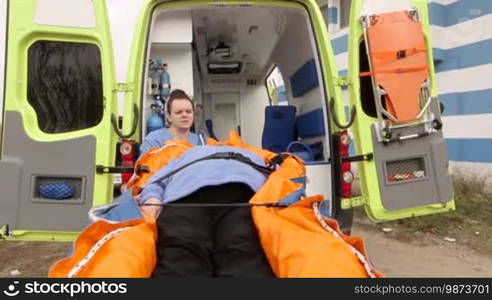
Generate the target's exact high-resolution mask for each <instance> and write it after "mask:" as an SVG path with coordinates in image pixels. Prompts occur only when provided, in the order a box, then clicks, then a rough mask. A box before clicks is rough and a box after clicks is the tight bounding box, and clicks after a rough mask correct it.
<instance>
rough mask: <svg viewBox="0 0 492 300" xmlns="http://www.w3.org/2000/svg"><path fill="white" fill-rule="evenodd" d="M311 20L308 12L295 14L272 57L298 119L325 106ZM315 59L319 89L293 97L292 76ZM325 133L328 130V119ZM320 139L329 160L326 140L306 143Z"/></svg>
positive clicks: (322, 138)
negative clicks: (295, 109)
mask: <svg viewBox="0 0 492 300" xmlns="http://www.w3.org/2000/svg"><path fill="white" fill-rule="evenodd" d="M307 20H309V19H307V16H306V15H305V14H304V13H302V12H300V11H296V12H295V13H294V12H293V13H292V15H291V16H290V18H289V20H288V22H287V25H286V28H285V29H284V31H283V34H282V36H281V37H280V40H279V42H278V44H277V46H276V47H275V49H274V51H273V54H272V58H273V60H274V61H275V63H276V64H277V66H278V68H279V70H280V72H281V74H282V77H283V80H284V83H285V89H286V92H287V98H288V102H289V105H294V106H296V108H297V113H296V115H297V116H299V115H303V114H306V113H308V112H310V111H313V110H315V109H319V108H322V107H323V96H322V92H321V89H320V87H322V86H323V85H322V84H323V83H322V81H321V78H322V77H321V73H320V66H319V60H318V57H317V53H316V51H315V50H314V49H315V48H314V47H315V46H314V43H313V40H312V32H311V30H310V26H308V23H307ZM313 58H314V59H315V61H316V68H317V72H318V80H320V84H319V86H318V87H316V88H313V89H311V90H310V91H309V92H307V93H305V94H303V95H302V96H300V97H293V96H292V88H291V85H290V78H291V76H292V75H294V73H295V72H296V71H297V70H299V69H300V68H301V67H302V66H303V65H304V64H305V63H306V62H308V61H309V60H311V59H313ZM325 130H326V131H327V126H326V120H325ZM320 140H322V141H323V149H324V151H325V158H327V157H328V149H329V147H328V145H327V141H326V139H325V138H324V137H312V138H305V139H303V140H302V141H303V142H306V143H313V142H316V141H320Z"/></svg>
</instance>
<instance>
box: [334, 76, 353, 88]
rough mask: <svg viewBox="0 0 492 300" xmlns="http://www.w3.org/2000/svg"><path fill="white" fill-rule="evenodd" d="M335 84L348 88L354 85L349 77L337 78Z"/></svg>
mask: <svg viewBox="0 0 492 300" xmlns="http://www.w3.org/2000/svg"><path fill="white" fill-rule="evenodd" d="M334 81H335V84H336V85H338V86H341V87H347V86H349V85H351V84H352V82H351V81H350V79H349V78H348V77H336V78H335V80H334Z"/></svg>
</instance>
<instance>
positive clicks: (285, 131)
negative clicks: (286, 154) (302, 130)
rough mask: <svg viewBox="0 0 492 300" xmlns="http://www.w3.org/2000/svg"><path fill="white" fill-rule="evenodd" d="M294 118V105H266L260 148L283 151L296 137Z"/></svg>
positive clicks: (277, 151)
mask: <svg viewBox="0 0 492 300" xmlns="http://www.w3.org/2000/svg"><path fill="white" fill-rule="evenodd" d="M295 120H296V107H295V106H292V105H279V106H267V107H266V108H265V126H264V127H263V135H262V139H261V145H262V148H263V149H267V150H270V151H272V152H276V153H279V152H282V151H285V150H286V149H287V146H288V145H289V144H290V143H291V142H292V141H295V140H296V139H297V134H296V122H295Z"/></svg>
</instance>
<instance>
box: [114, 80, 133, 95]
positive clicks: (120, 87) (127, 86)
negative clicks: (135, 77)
mask: <svg viewBox="0 0 492 300" xmlns="http://www.w3.org/2000/svg"><path fill="white" fill-rule="evenodd" d="M132 91H133V82H117V83H116V84H115V86H114V88H113V92H123V93H128V92H132Z"/></svg>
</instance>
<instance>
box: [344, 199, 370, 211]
mask: <svg viewBox="0 0 492 300" xmlns="http://www.w3.org/2000/svg"><path fill="white" fill-rule="evenodd" d="M364 204H366V198H364V197H363V196H358V197H352V198H342V201H341V205H340V206H341V207H342V209H350V208H352V207H357V206H362V205H364Z"/></svg>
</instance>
